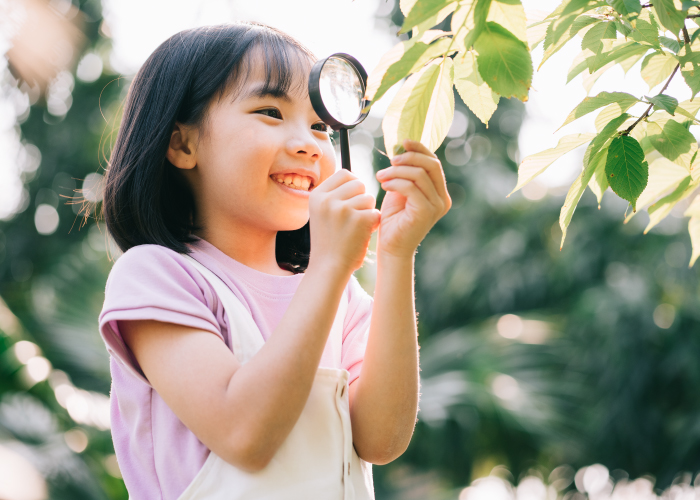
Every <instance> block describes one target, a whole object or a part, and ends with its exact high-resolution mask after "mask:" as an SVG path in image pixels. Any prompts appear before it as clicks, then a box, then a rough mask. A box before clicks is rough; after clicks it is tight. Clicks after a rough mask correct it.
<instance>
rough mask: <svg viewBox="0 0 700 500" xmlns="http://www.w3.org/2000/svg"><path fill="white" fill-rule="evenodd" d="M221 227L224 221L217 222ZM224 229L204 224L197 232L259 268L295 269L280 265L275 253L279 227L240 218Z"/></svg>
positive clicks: (284, 273)
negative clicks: (252, 223) (264, 226)
mask: <svg viewBox="0 0 700 500" xmlns="http://www.w3.org/2000/svg"><path fill="white" fill-rule="evenodd" d="M216 226H217V227H222V226H223V225H219V224H217V225H216ZM225 227H226V230H225V231H221V230H214V229H213V228H211V227H204V228H203V229H202V230H200V231H197V232H195V233H194V234H195V235H196V236H198V237H199V238H202V239H203V240H206V241H208V242H209V243H211V244H212V245H214V246H215V247H216V248H218V249H219V250H221V251H222V252H223V253H225V254H226V255H228V256H229V257H231V258H232V259H234V260H236V261H238V262H240V263H241V264H244V265H246V266H248V267H250V268H252V269H255V270H256V271H260V272H263V273H265V274H271V275H274V276H291V275H293V274H294V273H292V272H291V271H286V270H284V269H282V268H281V267H279V265H278V264H277V258H276V256H275V244H276V239H277V232H276V231H269V230H261V229H260V228H259V227H252V226H249V225H246V224H243V223H241V222H236V223H235V224H231V223H229V224H227V225H226V226H225Z"/></svg>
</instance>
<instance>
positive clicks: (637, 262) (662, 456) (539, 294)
mask: <svg viewBox="0 0 700 500" xmlns="http://www.w3.org/2000/svg"><path fill="white" fill-rule="evenodd" d="M389 19H390V20H391V21H392V22H393V24H395V25H396V26H400V25H401V24H402V20H403V16H402V15H401V13H400V11H399V9H398V6H396V7H395V8H394V10H393V11H392V13H391V14H390V17H389ZM449 21H450V19H449V17H448V18H447V19H446V20H445V23H449ZM456 100H457V109H456V116H455V121H454V123H453V125H452V128H451V130H450V133H449V134H448V137H447V140H446V141H445V143H444V144H443V145H442V146H441V147H440V148H439V150H438V151H437V154H438V156H439V158H440V160H441V161H442V163H443V166H444V168H445V172H446V176H447V182H448V189H449V191H450V193H451V196H452V198H453V201H454V205H453V208H452V210H451V211H450V213H448V215H447V216H445V217H444V218H443V219H442V220H440V221H439V222H438V224H437V225H436V226H435V227H434V228H433V230H432V231H431V233H430V234H429V235H428V237H427V238H426V240H425V241H424V242H423V243H422V244H421V246H420V247H419V251H418V254H417V256H416V275H417V276H416V297H417V299H416V301H417V306H416V307H417V310H418V311H419V332H420V343H421V368H422V372H421V375H422V396H421V410H420V414H419V419H418V423H417V426H416V430H415V434H414V437H413V440H412V442H411V445H410V447H409V449H408V451H407V452H406V453H405V454H404V455H403V456H402V457H401V458H400V459H398V460H397V461H395V462H393V463H391V464H388V465H387V466H384V467H375V478H376V479H375V480H376V484H377V497H378V498H382V499H388V498H401V499H406V498H438V497H439V492H441V491H442V492H446V491H447V492H449V491H452V490H451V488H453V487H457V486H460V485H462V486H464V485H466V484H469V482H470V480H471V479H473V478H475V477H479V476H483V475H487V474H488V473H489V472H490V470H491V468H492V467H494V466H496V465H498V464H502V465H505V466H506V467H507V468H508V469H510V470H511V471H512V472H513V474H514V475H515V477H516V478H517V477H519V476H520V475H521V474H524V473H526V472H527V471H528V470H529V469H530V468H537V467H540V468H545V469H548V470H551V469H553V468H554V467H555V466H557V465H559V464H562V463H567V464H570V465H572V466H574V467H576V468H579V467H582V466H584V465H587V464H590V463H595V462H598V463H602V464H604V465H606V466H607V467H608V468H610V470H614V469H624V470H625V471H627V472H628V473H629V474H630V475H631V476H632V477H639V476H641V475H643V474H652V475H654V476H656V477H657V478H658V483H657V485H658V486H659V487H665V486H667V485H668V484H670V482H671V481H672V480H673V478H674V477H675V476H676V474H677V473H678V472H679V471H683V470H690V471H698V470H700V458H699V457H700V454H698V451H699V450H698V447H699V446H700V440H699V439H698V437H697V434H696V430H695V429H696V427H697V426H696V425H694V423H693V422H694V421H696V420H697V418H698V417H700V404H699V403H698V401H697V399H696V397H695V395H694V387H695V385H696V384H697V383H698V382H700V371H699V370H698V368H697V363H696V362H695V360H696V359H697V358H698V357H699V356H700V342H699V341H698V339H697V335H695V332H697V331H698V330H697V329H698V328H699V327H700V316H699V315H698V313H697V311H698V310H700V309H699V308H698V306H699V305H700V304H699V303H698V298H697V291H698V285H699V282H698V277H697V271H695V270H692V269H690V270H689V269H688V268H687V262H688V259H689V256H690V241H689V237H688V234H687V232H685V231H684V230H683V229H684V228H683V223H682V219H681V217H682V213H683V210H684V208H683V207H681V208H679V209H678V210H676V212H677V213H676V212H674V215H675V216H671V217H669V218H668V219H666V220H665V221H664V223H663V224H662V225H661V226H660V227H659V228H657V229H656V230H652V232H651V233H650V234H649V235H647V236H642V234H641V233H642V230H643V228H644V226H645V222H646V221H642V220H638V221H635V219H632V221H630V223H629V224H627V225H624V226H620V222H621V218H622V215H621V214H623V213H624V208H625V204H626V203H625V202H624V201H622V200H620V199H617V198H615V197H608V198H606V199H604V200H603V203H602V206H601V209H600V212H599V211H598V210H597V201H596V198H595V196H593V195H592V194H590V193H588V194H586V195H584V197H583V198H582V200H581V203H580V205H579V208H578V211H577V224H576V226H575V227H572V228H570V230H569V235H568V238H571V242H572V244H570V245H568V246H566V247H564V249H563V251H561V252H560V251H559V241H560V239H561V229H560V228H559V224H558V218H559V211H560V207H561V204H562V201H563V198H564V195H565V193H566V191H563V192H562V191H561V190H551V191H550V192H549V193H548V194H547V195H546V196H544V193H534V194H535V195H536V196H531V197H533V198H535V197H536V198H540V197H542V196H544V197H543V198H542V199H541V200H539V201H535V200H529V199H527V198H525V196H524V195H523V194H521V193H516V194H514V195H513V196H511V197H510V198H508V199H506V195H507V194H508V193H509V191H510V190H511V189H512V187H513V186H514V185H515V182H516V179H517V161H516V159H517V158H518V153H517V136H518V131H519V128H520V123H521V119H522V114H523V111H524V106H523V105H522V104H521V103H520V102H518V101H516V100H514V99H510V100H501V103H500V105H499V107H498V110H497V111H496V113H495V114H494V116H493V118H492V119H491V120H490V122H489V127H488V129H486V128H485V127H484V126H483V125H482V124H481V122H480V120H479V119H478V118H477V117H475V116H474V115H473V114H472V113H471V112H470V111H469V109H468V108H467V107H466V106H465V105H464V103H463V102H462V101H461V100H460V99H459V97H458V96H456ZM376 144H377V147H378V148H379V149H382V148H383V141H382V139H381V138H377V139H376ZM375 160H376V161H375V165H376V167H377V168H384V167H387V166H389V162H388V159H387V158H386V157H385V156H384V155H383V154H380V153H379V152H377V153H376V154H375ZM555 168H556V166H555ZM541 189H546V188H541ZM380 203H381V194H380V199H379V200H378V206H379V204H380ZM679 210H680V211H679ZM637 217H638V218H640V219H641V217H640V216H639V215H638V216H637ZM620 228H622V229H620ZM421 471H423V474H420V472H421ZM425 471H428V474H425ZM416 478H420V479H418V480H417V479H416ZM417 481H418V482H422V483H421V484H422V488H423V489H421V490H420V491H421V493H420V494H417V493H416V496H412V493H411V491H413V490H414V489H415V488H416V482H417ZM431 482H432V484H433V485H434V488H433V489H432V490H430V489H428V490H426V486H425V483H431ZM416 491H418V490H416ZM427 491H431V493H430V494H428V493H426V492H427ZM431 495H432V496H431ZM446 498H447V497H446ZM452 498H453V497H452Z"/></svg>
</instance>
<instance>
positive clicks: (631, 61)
mask: <svg viewBox="0 0 700 500" xmlns="http://www.w3.org/2000/svg"><path fill="white" fill-rule="evenodd" d="M646 52H647V51H644V52H642V51H640V53H639V54H634V55H632V56H630V57H629V58H627V59H624V60H622V61H620V63H619V64H620V67H621V68H622V71H624V73H625V74H627V72H628V71H629V70H630V69H632V67H633V66H634V65H635V64H637V61H639V60H640V59H641V58H642V57H644V56H645V54H646Z"/></svg>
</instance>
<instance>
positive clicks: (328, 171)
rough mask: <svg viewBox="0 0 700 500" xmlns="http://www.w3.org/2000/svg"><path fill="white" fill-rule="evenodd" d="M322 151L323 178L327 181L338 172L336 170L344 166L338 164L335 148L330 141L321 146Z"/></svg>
mask: <svg viewBox="0 0 700 500" xmlns="http://www.w3.org/2000/svg"><path fill="white" fill-rule="evenodd" d="M321 151H323V157H322V158H321V162H320V163H321V178H322V179H327V178H328V177H330V176H331V175H333V173H334V172H335V171H336V169H338V168H341V167H342V165H339V164H336V159H335V148H334V147H333V145H332V144H331V143H330V141H328V142H327V143H324V144H323V145H322V146H321Z"/></svg>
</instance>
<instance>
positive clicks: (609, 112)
mask: <svg viewBox="0 0 700 500" xmlns="http://www.w3.org/2000/svg"><path fill="white" fill-rule="evenodd" d="M636 102H638V101H635V102H632V101H626V102H623V103H620V102H613V103H612V104H610V105H608V106H607V107H606V108H604V109H603V110H602V111H601V112H600V113H598V116H596V119H595V129H596V130H598V131H600V130H602V129H603V127H605V125H606V124H608V123H609V122H610V121H611V120H613V119H614V118H617V117H618V116H620V115H621V114H622V113H624V112H625V111H627V110H628V109H630V108H631V107H632V106H634V105H635V103H636Z"/></svg>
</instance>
